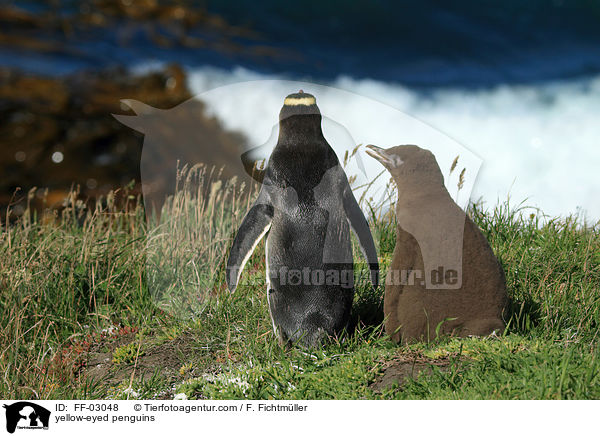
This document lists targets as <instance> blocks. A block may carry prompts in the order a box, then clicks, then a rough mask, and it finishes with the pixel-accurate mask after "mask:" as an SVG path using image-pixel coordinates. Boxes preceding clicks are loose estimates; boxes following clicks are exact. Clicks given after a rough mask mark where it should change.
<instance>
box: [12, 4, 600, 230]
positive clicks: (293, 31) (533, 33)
mask: <svg viewBox="0 0 600 436" xmlns="http://www.w3.org/2000/svg"><path fill="white" fill-rule="evenodd" d="M257 79H290V80H301V81H306V82H312V83H318V84H322V85H328V86H332V87H336V88H341V89H344V90H347V91H351V92H352V93H355V94H359V95H362V96H366V97H369V98H371V99H375V100H377V101H380V102H383V103H385V104H387V105H390V106H392V107H394V108H396V109H398V110H400V111H403V112H404V113H406V114H408V115H410V116H412V117H415V118H417V119H419V120H421V121H423V122H425V123H427V124H429V125H430V126H431V127H433V128H434V129H437V130H439V131H441V132H443V133H444V134H446V135H448V136H449V137H451V138H453V139H454V140H456V141H458V142H459V143H460V144H462V145H463V146H464V147H466V148H467V149H468V150H470V151H471V152H473V153H474V154H475V155H477V156H479V157H480V158H481V159H482V161H483V164H482V166H481V169H480V171H479V174H478V175H477V180H476V182H475V184H474V186H475V188H474V190H473V192H472V196H471V199H472V200H477V199H479V198H483V200H484V201H486V203H487V204H489V205H493V204H495V203H496V202H497V201H504V200H506V199H507V197H508V196H510V198H511V202H512V203H513V204H514V205H516V204H518V203H519V202H520V201H523V200H525V201H526V202H527V204H530V205H534V206H539V207H540V208H541V209H542V210H543V211H544V212H545V213H547V214H550V215H554V216H556V215H563V216H564V215H567V214H571V213H578V214H580V215H583V216H584V217H587V218H588V220H590V221H596V220H598V219H600V202H598V200H597V199H598V197H599V196H600V178H599V177H597V176H596V171H597V168H598V164H599V163H600V146H599V145H600V144H598V142H599V141H598V139H599V138H600V123H598V111H599V109H600V3H598V2H595V1H589V0H571V1H562V0H544V1H542V0H531V1H527V2H522V1H502V2H501V1H492V0H485V1H481V0H479V1H476V0H472V1H466V0H459V1H455V2H451V4H450V3H448V2H443V1H433V0H428V1H422V2H418V3H417V2H408V1H396V2H392V1H367V0H351V1H330V2H321V1H317V0H311V1H306V2H302V3H294V4H289V3H286V2H279V1H275V0H268V1H263V2H255V1H252V2H251V1H227V2H224V1H210V0H206V1H185V0H179V1H175V0H171V1H168V0H82V1H75V0H52V1H34V0H31V1H28V0H19V1H2V2H0V141H2V146H1V148H0V174H1V179H0V184H1V187H0V207H1V208H2V210H3V211H5V209H6V207H7V206H8V205H9V204H10V205H11V208H12V211H13V212H12V213H13V214H14V215H15V216H16V215H18V214H19V213H22V211H23V210H24V208H25V207H26V205H27V201H29V202H31V203H33V204H34V205H41V204H42V203H44V202H45V203H46V204H48V205H51V206H57V207H60V204H61V203H62V200H63V198H64V197H65V195H66V193H68V192H69V190H71V189H72V188H73V187H77V186H79V191H80V194H79V195H80V196H81V198H83V199H88V198H89V199H93V198H95V197H97V196H98V195H103V194H106V193H107V192H108V191H109V190H111V189H115V188H119V187H123V186H126V185H129V186H130V187H132V189H133V191H136V190H137V191H138V192H139V185H140V156H141V149H142V145H143V134H142V133H140V132H137V131H135V130H133V129H131V128H129V127H127V126H125V125H123V124H121V123H119V122H118V121H117V120H116V119H115V118H113V117H112V115H111V114H122V115H132V114H133V112H132V110H131V107H130V106H128V105H126V104H124V103H123V102H122V101H121V100H122V99H132V100H137V101H140V102H143V103H145V104H147V105H150V106H153V107H156V108H160V109H169V108H173V107H175V106H177V105H179V104H180V103H182V102H184V101H186V100H188V99H189V98H190V97H192V96H194V95H198V94H201V93H203V92H205V91H209V90H211V89H214V88H215V87H218V86H222V85H225V84H231V83H236V82H241V81H248V80H257ZM259 91H260V93H261V94H260V96H259V97H260V98H264V99H265V100H271V99H277V100H278V101H282V100H283V97H284V96H285V94H284V93H283V91H285V90H284V89H282V88H281V87H275V86H274V87H273V88H272V89H269V88H268V87H264V86H262V87H260V90H259ZM293 91H295V90H293V89H291V90H289V92H293ZM248 92H249V94H248V95H240V96H239V98H240V99H246V98H248V99H250V98H253V99H255V100H256V101H257V105H258V106H259V105H260V98H257V95H250V93H251V92H252V91H248ZM256 92H258V91H256ZM282 93H283V94H282ZM348 98H349V99H351V97H348ZM317 99H319V96H318V95H317ZM224 104H225V103H221V102H220V101H219V100H218V99H216V100H213V101H202V98H199V99H198V100H197V103H196V104H195V105H194V106H193V109H191V110H190V112H188V114H193V120H194V121H193V122H194V125H195V126H196V128H197V129H198V132H200V134H201V135H203V136H204V137H205V138H210V142H211V143H212V144H214V146H213V147H211V148H209V149H208V148H204V149H202V150H198V156H197V158H198V159H199V160H202V161H205V162H208V163H210V164H212V165H217V166H225V167H226V168H227V169H226V171H225V173H226V175H227V176H228V177H229V176H233V175H239V176H240V177H242V176H243V170H241V169H240V168H241V167H240V165H239V154H240V152H241V151H242V150H244V149H245V148H247V147H248V146H249V145H254V144H256V143H257V142H258V143H260V139H255V138H254V137H253V135H254V136H256V135H255V132H254V131H253V127H252V126H258V125H268V126H272V125H273V123H275V122H276V119H277V118H276V117H277V114H276V113H274V114H271V116H270V117H269V116H266V115H265V113H264V112H262V111H260V110H257V111H252V112H250V113H237V112H236V111H235V108H232V107H225V106H223V105H224ZM336 107H337V108H338V110H340V111H342V110H344V108H346V109H345V110H353V111H356V110H357V107H356V106H355V105H353V104H352V101H341V102H339V104H338V105H337V106H336ZM358 110H360V108H359V109H358ZM329 115H330V116H332V117H333V118H335V114H329ZM232 118H237V119H238V121H240V119H241V121H240V122H238V123H232V122H231V120H232ZM365 128H368V126H366V127H365ZM267 139H268V138H264V141H266V140H267ZM407 142H409V138H407V139H405V138H402V137H399V138H397V141H396V143H390V144H377V145H379V146H383V147H387V146H393V145H397V144H401V143H407ZM419 145H422V146H423V147H427V144H419ZM176 157H177V156H173V155H172V153H169V147H168V146H165V149H164V162H165V164H168V163H169V162H170V163H171V164H172V161H173V159H175V158H176ZM340 158H342V156H340ZM367 159H368V158H367ZM159 161H160V159H159ZM473 177H475V175H473ZM33 187H38V188H47V193H46V192H45V191H44V190H43V189H39V190H38V191H37V192H36V193H32V194H31V195H30V196H29V199H27V193H28V192H29V190H30V189H31V188H33ZM4 219H6V214H5V212H2V220H4Z"/></svg>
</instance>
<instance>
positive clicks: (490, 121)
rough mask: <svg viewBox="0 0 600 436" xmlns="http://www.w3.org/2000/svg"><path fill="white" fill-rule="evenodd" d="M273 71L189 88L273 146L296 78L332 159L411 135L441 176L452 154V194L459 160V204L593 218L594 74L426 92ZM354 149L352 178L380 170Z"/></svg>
mask: <svg viewBox="0 0 600 436" xmlns="http://www.w3.org/2000/svg"><path fill="white" fill-rule="evenodd" d="M142 70H143V68H141V69H140V68H138V71H142ZM277 79H283V77H273V76H265V75H261V74H258V73H255V72H252V71H248V70H245V69H243V68H236V69H234V70H232V71H228V70H220V69H215V68H211V67H202V68H195V69H192V70H190V71H189V85H190V87H191V89H192V92H193V93H195V94H197V95H199V98H201V99H202V100H203V101H205V102H206V104H207V106H208V108H209V110H210V111H211V112H212V113H213V114H214V115H215V116H216V117H218V118H219V119H220V120H221V121H222V123H223V124H224V126H225V127H227V128H229V129H235V130H238V131H241V132H243V133H244V134H245V135H246V136H247V137H248V140H249V144H250V145H251V146H257V145H260V144H264V143H265V142H268V143H269V144H271V145H274V144H275V142H276V135H277V130H276V123H277V114H278V112H279V109H280V108H281V105H282V102H283V98H284V97H285V95H287V94H289V93H291V92H297V90H298V87H300V86H301V87H303V89H304V90H305V91H306V92H310V93H313V94H314V95H315V96H316V97H317V103H318V105H319V107H320V108H321V112H322V113H323V115H324V133H325V136H326V137H327V139H328V140H329V142H330V143H331V144H332V145H333V146H334V148H335V149H336V152H337V153H338V155H339V156H340V158H341V157H342V156H343V153H344V150H345V149H349V148H353V147H354V145H355V144H358V143H364V144H368V143H373V144H376V145H378V146H382V147H389V146H393V145H397V144H410V143H413V144H417V145H420V146H422V147H425V148H430V149H431V150H432V151H433V152H434V154H435V155H436V157H437V159H438V162H439V163H440V167H441V168H442V171H443V173H444V176H446V177H447V174H448V169H449V167H450V163H451V162H452V160H453V159H454V157H455V156H456V155H457V154H460V159H459V164H458V171H455V172H454V173H453V174H452V177H451V178H449V179H448V180H447V181H446V185H447V187H448V189H449V191H450V193H451V194H452V195H453V196H455V197H456V191H457V187H456V182H457V180H456V179H457V177H458V173H459V171H460V170H461V169H462V168H463V167H467V171H466V179H467V180H466V182H465V187H464V188H463V189H462V190H461V192H460V193H459V194H458V199H457V201H458V202H459V204H461V205H463V206H464V204H465V203H466V200H467V198H463V197H464V196H465V195H466V193H469V192H471V190H470V189H471V186H472V187H473V190H472V194H471V199H472V200H477V199H478V198H480V197H481V198H483V200H484V201H486V203H487V204H488V205H493V204H495V203H496V202H497V201H498V200H499V201H504V200H506V198H507V197H508V196H509V195H510V198H511V203H512V204H514V205H516V204H518V203H519V202H520V201H522V200H526V204H528V205H532V206H538V207H540V208H541V209H542V210H543V211H544V212H545V213H547V214H549V215H552V216H557V215H563V216H564V215H567V214H570V213H576V212H581V211H585V213H586V214H587V217H588V219H590V220H591V221H596V220H598V219H600V201H598V198H599V197H600V177H598V175H597V172H598V168H599V167H600V144H599V142H600V123H599V122H598V112H599V110H600V77H599V78H594V79H586V80H573V81H570V82H564V83H553V84H543V85H501V86H497V87H495V88H492V89H488V90H466V89H445V90H430V91H428V92H427V93H422V92H417V91H414V90H411V89H409V88H406V87H403V86H401V85H398V84H388V83H384V82H379V81H375V80H357V79H353V78H350V77H340V78H338V79H337V80H335V81H333V82H331V83H324V84H322V85H325V86H319V85H314V84H311V83H306V82H294V81H286V80H277ZM225 85H231V86H225ZM219 89H220V91H219ZM211 90H212V91H211ZM207 91H210V92H207ZM386 108H387V109H386ZM398 114H401V115H398ZM419 120H420V121H419ZM274 127H275V128H274ZM461 145H462V151H461ZM359 155H360V156H361V160H362V163H363V164H364V170H365V172H364V173H363V174H361V173H362V171H361V170H360V166H359V163H358V162H356V163H355V165H356V166H355V167H352V168H350V170H349V173H353V171H354V172H355V173H358V174H359V175H360V176H361V178H359V181H358V183H360V182H361V181H366V180H368V179H369V178H372V177H374V176H375V175H376V174H378V173H379V172H380V170H381V168H382V167H381V166H380V165H379V164H378V163H376V162H374V161H373V160H372V159H371V158H369V157H367V156H366V155H364V154H362V155H361V154H359ZM478 157H479V158H480V159H481V161H479V160H478ZM479 162H481V168H480V170H479V173H478V175H477V178H476V180H474V176H475V174H477V170H478V167H479ZM447 178H448V177H447ZM382 180H383V181H386V180H387V178H382ZM382 183H383V182H382ZM380 187H381V185H380ZM461 195H462V196H463V197H461Z"/></svg>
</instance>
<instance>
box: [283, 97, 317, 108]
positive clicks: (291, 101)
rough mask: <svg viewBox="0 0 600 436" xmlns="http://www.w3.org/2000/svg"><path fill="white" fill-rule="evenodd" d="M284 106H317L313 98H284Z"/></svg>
mask: <svg viewBox="0 0 600 436" xmlns="http://www.w3.org/2000/svg"><path fill="white" fill-rule="evenodd" d="M283 104H284V105H285V106H300V105H302V106H310V105H311V104H317V101H316V100H315V98H314V97H300V98H290V97H288V98H286V99H285V100H284V101H283Z"/></svg>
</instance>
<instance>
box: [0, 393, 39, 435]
mask: <svg viewBox="0 0 600 436" xmlns="http://www.w3.org/2000/svg"><path fill="white" fill-rule="evenodd" d="M3 407H4V408H5V409H6V431H8V432H9V433H14V432H15V429H17V428H19V429H30V430H35V429H44V430H47V429H48V424H49V423H50V411H49V410H48V409H45V408H43V407H42V406H38V405H37V404H35V403H30V402H29V401H19V402H17V403H13V404H10V405H6V404H4V405H3Z"/></svg>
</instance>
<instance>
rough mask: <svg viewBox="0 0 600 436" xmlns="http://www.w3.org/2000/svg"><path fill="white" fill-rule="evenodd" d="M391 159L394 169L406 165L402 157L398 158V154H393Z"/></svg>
mask: <svg viewBox="0 0 600 436" xmlns="http://www.w3.org/2000/svg"><path fill="white" fill-rule="evenodd" d="M391 158H392V162H391V164H392V166H393V167H394V168H398V167H399V166H400V165H402V164H403V163H404V161H403V160H402V159H400V156H398V155H396V154H392V155H391Z"/></svg>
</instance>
